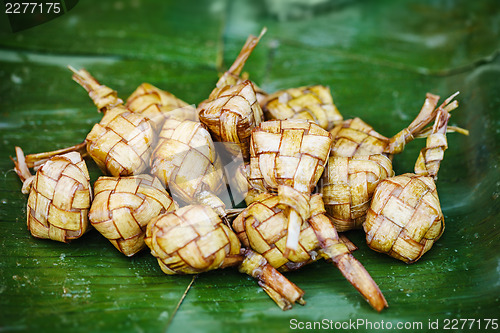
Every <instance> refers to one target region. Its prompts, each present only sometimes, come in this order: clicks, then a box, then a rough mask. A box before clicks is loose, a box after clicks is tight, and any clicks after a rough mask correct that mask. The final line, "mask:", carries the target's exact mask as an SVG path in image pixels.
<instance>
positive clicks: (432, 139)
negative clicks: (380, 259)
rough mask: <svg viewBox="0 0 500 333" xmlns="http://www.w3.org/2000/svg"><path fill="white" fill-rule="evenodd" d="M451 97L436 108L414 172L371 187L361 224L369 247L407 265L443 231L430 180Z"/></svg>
mask: <svg viewBox="0 0 500 333" xmlns="http://www.w3.org/2000/svg"><path fill="white" fill-rule="evenodd" d="M454 96H455V95H453V96H451V97H449V98H448V99H446V101H445V102H444V103H443V104H442V105H441V106H440V107H439V108H438V112H437V116H436V119H435V123H434V126H433V128H432V132H431V134H430V135H429V136H428V137H427V143H426V147H425V148H423V149H422V150H421V152H420V154H419V157H418V159H417V162H416V164H415V173H413V174H412V173H406V174H403V175H399V176H395V177H389V178H386V179H385V180H383V181H382V182H381V183H380V184H379V185H378V186H377V188H376V189H375V192H374V195H373V199H372V202H371V205H370V208H369V209H368V213H367V215H366V221H365V222H364V224H363V228H364V230H365V233H366V242H367V244H368V246H369V247H370V248H371V249H373V250H375V251H377V252H382V253H386V254H388V255H389V256H391V257H394V258H396V259H399V260H402V261H404V262H406V263H408V264H409V263H414V262H415V261H417V260H418V259H420V258H421V257H422V255H424V254H425V253H426V252H427V251H428V250H429V249H430V248H431V247H432V245H433V244H434V243H435V242H436V241H437V240H438V239H439V238H440V237H441V235H442V234H443V232H444V216H443V213H442V211H441V205H440V202H439V198H438V193H437V189H436V184H435V182H434V181H435V179H436V178H437V172H438V170H439V165H440V163H441V161H442V159H443V156H444V151H445V150H446V149H447V147H448V146H447V140H446V131H447V125H448V120H449V118H450V114H449V113H448V112H449V111H450V110H452V109H454V108H455V107H456V102H451V99H452V98H453V97H454ZM462 133H464V134H467V132H466V131H465V132H464V131H462Z"/></svg>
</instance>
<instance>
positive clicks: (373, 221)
mask: <svg viewBox="0 0 500 333" xmlns="http://www.w3.org/2000/svg"><path fill="white" fill-rule="evenodd" d="M363 228H364V230H365V232H366V242H367V244H368V246H370V248H372V249H373V250H375V251H378V252H382V253H387V254H388V255H390V256H392V257H394V258H396V259H399V260H402V261H404V262H406V263H413V262H415V261H417V260H418V259H419V258H420V257H421V256H422V255H423V254H424V253H425V252H427V251H428V250H429V249H430V248H431V247H432V245H433V244H434V242H435V241H436V240H438V239H439V237H441V235H442V234H443V231H444V217H443V213H442V212H441V206H440V204H439V198H438V194H437V190H436V185H435V183H434V180H433V179H432V178H431V177H427V176H417V175H415V174H403V175H400V176H396V177H392V178H388V179H385V180H383V181H382V182H381V183H380V184H379V185H378V187H377V189H376V190H375V193H374V195H373V199H372V202H371V205H370V209H369V210H368V213H367V215H366V221H365V222H364V224H363Z"/></svg>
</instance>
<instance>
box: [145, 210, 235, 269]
mask: <svg viewBox="0 0 500 333" xmlns="http://www.w3.org/2000/svg"><path fill="white" fill-rule="evenodd" d="M145 242H146V245H147V246H148V247H149V248H150V249H151V253H152V254H153V256H155V257H156V258H157V259H158V263H159V264H160V267H161V269H162V270H163V272H165V273H166V274H197V273H201V272H206V271H210V270H213V269H217V268H219V267H221V266H223V264H224V261H225V260H226V259H228V258H229V257H231V256H235V255H239V253H240V248H241V245H240V242H239V241H238V238H237V237H236V235H235V234H234V232H233V231H232V230H231V229H229V228H228V227H227V226H226V225H225V224H224V223H223V222H222V220H221V218H220V217H219V216H218V215H217V213H215V211H214V210H213V209H211V208H210V207H207V206H203V205H190V206H185V207H182V208H180V209H178V210H176V211H173V212H169V213H165V214H162V215H160V216H158V217H156V218H154V219H153V220H152V221H151V223H150V224H149V225H148V227H147V231H146V238H145Z"/></svg>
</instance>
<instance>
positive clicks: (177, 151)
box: [151, 119, 226, 217]
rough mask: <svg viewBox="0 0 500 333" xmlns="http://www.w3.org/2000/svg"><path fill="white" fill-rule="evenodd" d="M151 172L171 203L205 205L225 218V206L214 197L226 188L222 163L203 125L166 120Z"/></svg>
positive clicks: (155, 151) (154, 153)
mask: <svg viewBox="0 0 500 333" xmlns="http://www.w3.org/2000/svg"><path fill="white" fill-rule="evenodd" d="M151 173H152V174H153V175H155V176H156V177H158V179H160V180H161V182H162V183H163V184H164V185H165V186H166V187H168V189H169V191H170V194H171V195H172V196H173V198H174V200H176V201H177V200H180V201H182V202H184V203H186V204H193V203H200V204H205V205H207V206H210V207H212V208H213V209H214V210H215V211H216V212H217V214H219V215H220V216H222V217H225V216H226V210H225V209H226V206H225V204H224V202H223V201H222V200H221V199H220V198H218V197H217V195H218V194H219V193H220V192H221V191H222V190H223V189H225V186H226V182H225V180H224V174H223V171H222V163H221V160H220V157H219V154H218V153H217V151H216V150H215V146H214V143H213V141H212V138H211V136H210V133H209V132H208V131H207V129H206V128H205V126H204V125H203V124H202V123H199V122H194V121H191V120H184V121H179V120H176V119H167V120H166V121H165V123H164V125H163V128H162V131H161V132H160V137H159V142H158V145H157V146H156V148H155V150H154V152H153V154H152V157H151Z"/></svg>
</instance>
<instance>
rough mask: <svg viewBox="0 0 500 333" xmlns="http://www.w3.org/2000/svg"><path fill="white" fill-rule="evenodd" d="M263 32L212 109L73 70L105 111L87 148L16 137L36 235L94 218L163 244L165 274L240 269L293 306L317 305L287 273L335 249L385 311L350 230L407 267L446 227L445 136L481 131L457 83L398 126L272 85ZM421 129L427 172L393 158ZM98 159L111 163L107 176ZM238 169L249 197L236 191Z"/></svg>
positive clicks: (324, 96) (129, 246)
mask: <svg viewBox="0 0 500 333" xmlns="http://www.w3.org/2000/svg"><path fill="white" fill-rule="evenodd" d="M264 33H265V29H264V30H262V32H261V34H260V35H259V36H257V37H255V36H249V38H248V39H247V41H246V43H245V45H244V46H243V48H242V50H241V52H240V54H239V55H238V57H237V58H236V60H235V62H234V63H233V65H232V66H231V67H230V68H229V70H228V71H226V72H225V73H224V74H223V75H222V76H221V77H220V79H219V80H218V82H217V84H216V87H215V88H214V89H213V91H212V92H211V94H210V95H209V96H208V98H207V99H206V100H204V101H202V102H200V103H199V105H198V107H194V106H192V105H189V104H188V103H186V102H184V101H182V100H180V99H178V98H177V97H175V96H174V95H172V94H171V93H169V92H166V91H163V90H161V89H159V88H157V87H154V86H152V85H151V84H148V83H144V84H142V85H140V86H139V87H138V88H137V89H136V90H135V91H134V92H133V93H132V95H131V96H130V97H129V98H128V99H127V100H126V102H123V100H121V99H120V98H118V95H117V92H116V91H114V90H112V89H110V88H108V87H106V86H105V85H101V84H100V83H99V82H98V81H97V80H96V79H95V78H94V77H92V76H91V75H90V73H88V72H87V71H86V70H84V69H80V70H76V69H74V68H72V67H70V69H71V70H72V71H73V79H74V80H75V81H76V82H78V83H79V84H80V85H81V86H82V87H83V88H85V89H86V90H87V92H88V93H89V96H90V98H91V99H92V101H93V102H94V104H95V105H96V107H97V108H98V110H99V112H102V114H103V117H102V119H101V121H100V122H99V123H97V124H95V125H94V127H93V128H92V130H91V131H90V133H89V134H88V135H87V137H86V138H85V141H84V142H82V143H81V144H78V145H76V146H73V147H69V148H66V149H60V150H57V151H52V152H46V153H38V154H30V155H26V156H24V153H23V151H22V149H21V148H20V147H16V158H15V159H12V160H13V161H14V164H15V170H16V172H17V174H18V175H19V177H20V178H21V180H22V181H23V187H22V191H23V193H25V194H28V193H29V197H28V204H27V225H28V229H29V231H30V232H31V234H32V235H33V236H34V237H38V238H45V239H52V240H56V241H60V242H70V241H72V240H74V239H77V238H79V237H81V236H83V235H84V234H85V233H86V232H87V231H88V230H90V229H92V227H93V228H95V229H96V230H97V231H99V232H100V233H101V234H102V235H103V236H104V237H106V238H107V239H108V240H109V241H110V242H111V243H112V244H113V245H114V246H115V247H116V249H118V250H119V251H120V252H122V253H123V254H124V255H126V256H133V255H134V254H136V253H138V252H139V251H141V250H143V249H144V248H146V247H148V248H149V249H150V251H151V254H152V255H153V256H155V257H156V258H157V260H158V263H159V265H160V267H161V269H162V270H163V272H165V273H166V274H198V273H202V272H206V271H209V270H214V269H219V268H225V267H230V266H235V267H237V268H238V270H239V271H240V272H242V273H245V274H248V275H250V276H252V277H254V278H255V279H257V280H258V284H259V285H260V286H261V287H262V288H263V289H264V290H265V291H266V293H267V294H268V295H269V296H270V297H271V298H272V299H273V300H274V301H275V302H276V304H277V305H278V306H279V307H280V308H282V309H284V310H286V309H289V308H291V307H292V306H293V304H295V303H299V304H305V301H304V299H303V296H304V291H303V290H301V289H300V288H299V287H297V286H296V285H295V284H294V283H292V282H290V281H289V280H288V279H287V278H286V277H284V276H283V275H282V274H281V273H282V272H287V271H291V270H296V269H299V268H300V267H302V266H304V265H306V264H308V263H311V262H314V261H316V260H318V259H320V258H324V259H326V260H328V261H331V262H332V263H333V264H334V265H335V266H336V267H337V268H338V269H339V270H340V272H341V273H342V274H343V275H344V276H345V278H346V279H347V280H348V281H349V282H350V283H351V284H352V285H353V286H354V287H355V288H356V289H357V290H358V291H359V292H360V294H361V295H362V296H363V297H364V298H365V299H366V300H367V301H368V302H369V304H370V305H371V306H372V307H373V308H374V309H375V310H377V311H381V310H382V309H383V308H385V307H387V306H388V305H387V301H386V300H385V298H384V296H383V295H382V292H381V291H380V289H379V287H378V286H377V284H376V283H375V282H374V281H373V279H372V278H371V276H370V275H369V273H368V272H367V271H366V270H365V268H364V267H363V266H362V264H361V263H360V262H359V261H357V260H356V259H355V258H354V256H353V255H352V254H351V252H352V251H354V250H355V249H356V246H355V245H354V244H352V243H351V242H350V241H349V240H348V239H347V238H346V237H345V236H344V235H343V234H339V233H338V232H344V231H347V230H352V229H363V230H364V232H365V233H366V241H367V244H368V245H369V247H370V248H372V249H373V250H375V251H378V252H382V253H386V254H388V255H390V256H392V257H394V258H397V259H399V260H402V261H404V262H406V263H413V262H415V261H417V260H418V259H419V258H420V257H421V256H422V255H423V254H424V253H425V252H427V251H428V250H429V249H430V248H431V247H432V245H433V243H434V242H435V241H436V240H437V239H438V238H439V237H440V236H441V234H442V233H443V231H444V218H443V214H442V212H441V207H440V204H439V199H438V195H437V191H436V185H435V183H434V181H435V180H436V178H437V172H438V170H439V164H440V162H441V160H442V159H443V155H444V151H445V149H446V148H447V142H446V132H447V131H448V132H450V131H453V132H459V133H462V134H467V131H466V130H463V129H461V128H457V127H451V126H448V120H449V118H450V112H451V111H452V110H453V109H455V108H457V106H458V103H457V101H455V100H453V98H454V97H455V95H456V94H455V95H452V96H451V97H449V98H448V99H446V100H445V101H444V103H442V104H440V105H438V100H439V97H438V96H436V95H433V94H427V96H426V99H425V102H424V105H423V107H422V109H421V110H420V112H419V113H418V115H417V116H416V118H415V119H414V120H413V121H412V122H411V124H410V125H409V126H408V127H407V128H405V129H403V130H401V131H400V132H399V133H398V134H396V135H395V136H394V137H392V138H386V137H384V136H382V135H381V134H379V133H377V132H376V131H375V130H374V129H373V128H372V127H371V126H370V125H368V124H366V123H365V122H363V121H362V120H361V119H359V118H354V119H348V120H344V119H343V117H342V115H341V114H340V113H339V111H338V110H337V108H336V106H335V104H334V102H333V99H332V96H331V94H330V90H329V88H327V87H325V86H322V85H312V86H306V87H299V88H291V89H286V90H282V91H277V92H275V93H272V94H267V93H266V92H264V91H263V90H262V89H261V88H259V87H258V86H257V85H256V84H255V83H253V82H252V81H250V80H249V79H248V78H247V77H245V75H242V69H243V66H244V64H245V62H246V61H247V59H248V57H249V56H250V54H251V53H252V51H253V49H254V48H255V47H256V45H257V44H258V42H259V40H260V39H261V37H262V36H263V34H264ZM416 137H426V138H427V144H426V147H425V148H424V149H422V151H421V152H420V155H419V156H418V159H417V162H416V164H415V173H414V174H403V175H399V176H395V175H394V172H393V169H392V159H393V156H394V155H395V154H398V153H400V152H401V151H402V150H403V149H404V147H405V145H406V144H407V143H409V142H410V141H412V140H413V139H414V138H416ZM216 147H222V149H216ZM85 157H91V158H92V160H93V161H94V162H95V163H96V164H97V165H98V166H99V168H100V169H101V170H102V172H103V176H101V177H99V179H98V180H97V181H95V183H94V184H93V186H92V184H91V182H90V177H89V173H88V170H87V166H86V162H85V160H84V158H85ZM235 161H236V162H237V172H236V173H235V174H234V175H232V176H228V175H227V172H226V169H225V166H226V165H227V164H229V163H233V164H234V163H235ZM30 168H33V169H34V170H35V171H36V174H35V175H32V174H31V171H30ZM229 178H231V180H234V181H235V182H236V185H235V186H231V188H230V191H232V192H233V193H234V192H237V191H239V193H240V194H241V195H242V197H244V201H245V203H246V205H245V206H246V207H245V208H241V209H235V207H230V208H228V207H226V203H225V201H224V200H222V199H221V196H222V193H223V192H224V191H227V189H228V186H229V185H228V184H229V183H230V179H229Z"/></svg>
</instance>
